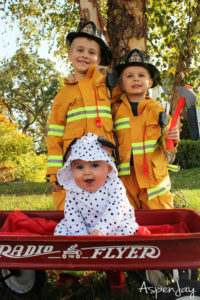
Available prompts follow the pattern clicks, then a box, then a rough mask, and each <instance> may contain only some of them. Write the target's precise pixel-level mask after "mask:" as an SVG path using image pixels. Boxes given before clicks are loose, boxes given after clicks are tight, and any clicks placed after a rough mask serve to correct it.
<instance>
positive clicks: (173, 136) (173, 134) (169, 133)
mask: <svg viewBox="0 0 200 300" xmlns="http://www.w3.org/2000/svg"><path fill="white" fill-rule="evenodd" d="M165 135H166V137H167V138H168V139H170V140H174V141H176V142H178V141H179V140H180V130H179V128H178V126H175V127H173V128H172V129H170V130H169V129H167V130H166V131H165Z"/></svg>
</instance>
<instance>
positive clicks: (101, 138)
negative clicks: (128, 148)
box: [97, 135, 120, 163]
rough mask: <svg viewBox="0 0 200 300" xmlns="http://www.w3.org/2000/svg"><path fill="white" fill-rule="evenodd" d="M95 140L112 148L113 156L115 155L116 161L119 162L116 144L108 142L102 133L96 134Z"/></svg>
mask: <svg viewBox="0 0 200 300" xmlns="http://www.w3.org/2000/svg"><path fill="white" fill-rule="evenodd" d="M97 141H98V142H99V143H100V144H102V145H103V146H105V147H108V148H111V149H114V150H115V157H116V160H117V163H119V161H120V159H119V152H118V149H117V146H116V145H115V144H113V143H112V142H110V141H109V140H108V139H107V138H105V136H103V135H100V136H98V138H97Z"/></svg>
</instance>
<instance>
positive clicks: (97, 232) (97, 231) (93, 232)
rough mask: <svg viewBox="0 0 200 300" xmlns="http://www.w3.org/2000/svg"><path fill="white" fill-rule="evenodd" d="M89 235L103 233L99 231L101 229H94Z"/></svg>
mask: <svg viewBox="0 0 200 300" xmlns="http://www.w3.org/2000/svg"><path fill="white" fill-rule="evenodd" d="M90 235H103V234H102V233H101V231H99V230H96V229H95V230H93V231H92V232H91V233H90Z"/></svg>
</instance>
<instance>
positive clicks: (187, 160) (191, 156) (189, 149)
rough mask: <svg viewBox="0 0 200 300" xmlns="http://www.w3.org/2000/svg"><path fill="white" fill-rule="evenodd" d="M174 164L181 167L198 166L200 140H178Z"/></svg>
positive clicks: (199, 164) (199, 163) (199, 162)
mask: <svg viewBox="0 0 200 300" xmlns="http://www.w3.org/2000/svg"><path fill="white" fill-rule="evenodd" d="M175 164H177V165H179V166H180V167H181V168H182V169H190V168H196V167H200V140H198V141H193V140H182V141H180V142H179V145H178V151H177V154H176V159H175Z"/></svg>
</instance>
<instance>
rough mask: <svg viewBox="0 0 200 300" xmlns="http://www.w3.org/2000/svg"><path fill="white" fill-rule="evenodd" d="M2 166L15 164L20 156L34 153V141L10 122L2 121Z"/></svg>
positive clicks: (0, 127)
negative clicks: (7, 163) (8, 163)
mask: <svg viewBox="0 0 200 300" xmlns="http://www.w3.org/2000/svg"><path fill="white" fill-rule="evenodd" d="M0 136H1V143H0V164H4V163H5V162H11V163H12V162H13V161H15V160H16V158H17V157H18V156H19V155H22V154H25V153H27V152H30V151H32V149H33V143H32V139H31V138H30V137H28V136H26V135H24V134H22V133H20V132H19V131H18V130H17V129H16V127H15V126H14V125H13V124H12V123H10V122H1V121H0Z"/></svg>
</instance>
